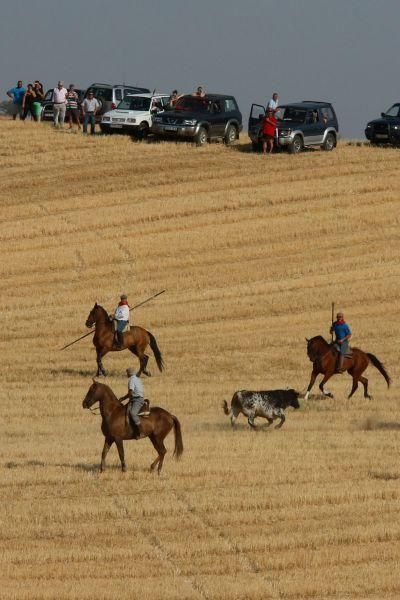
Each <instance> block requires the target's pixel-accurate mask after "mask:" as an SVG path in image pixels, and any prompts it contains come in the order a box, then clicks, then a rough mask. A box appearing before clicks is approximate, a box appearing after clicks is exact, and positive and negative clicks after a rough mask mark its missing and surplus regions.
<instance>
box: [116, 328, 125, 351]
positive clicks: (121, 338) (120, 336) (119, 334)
mask: <svg viewBox="0 0 400 600" xmlns="http://www.w3.org/2000/svg"><path fill="white" fill-rule="evenodd" d="M123 345H124V334H123V333H122V331H117V347H118V348H122V346H123Z"/></svg>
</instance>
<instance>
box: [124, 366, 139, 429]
mask: <svg viewBox="0 0 400 600" xmlns="http://www.w3.org/2000/svg"><path fill="white" fill-rule="evenodd" d="M126 375H127V377H128V393H127V394H125V396H122V398H120V400H121V401H122V400H126V399H127V398H129V402H128V412H129V414H130V416H131V418H132V421H133V422H134V423H135V425H136V427H137V431H134V438H135V439H136V440H138V439H139V438H140V434H141V433H142V430H141V426H140V417H139V416H138V415H139V413H140V410H141V408H142V407H143V404H144V389H143V383H142V382H141V380H140V379H139V377H140V376H139V375H136V374H135V371H134V370H133V369H127V370H126Z"/></svg>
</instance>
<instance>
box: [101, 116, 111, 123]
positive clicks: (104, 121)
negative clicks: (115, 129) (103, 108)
mask: <svg viewBox="0 0 400 600" xmlns="http://www.w3.org/2000/svg"><path fill="white" fill-rule="evenodd" d="M102 121H103V123H106V122H107V121H111V119H110V117H103V118H102Z"/></svg>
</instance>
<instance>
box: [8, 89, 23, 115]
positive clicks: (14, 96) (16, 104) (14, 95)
mask: <svg viewBox="0 0 400 600" xmlns="http://www.w3.org/2000/svg"><path fill="white" fill-rule="evenodd" d="M25 92H26V88H24V87H23V85H22V81H18V83H17V85H16V87H13V88H11V89H10V90H8V92H7V96H8V97H9V98H11V100H12V101H13V113H12V116H13V120H14V121H15V119H16V118H17V115H19V116H20V118H21V115H22V102H23V99H24V96H25Z"/></svg>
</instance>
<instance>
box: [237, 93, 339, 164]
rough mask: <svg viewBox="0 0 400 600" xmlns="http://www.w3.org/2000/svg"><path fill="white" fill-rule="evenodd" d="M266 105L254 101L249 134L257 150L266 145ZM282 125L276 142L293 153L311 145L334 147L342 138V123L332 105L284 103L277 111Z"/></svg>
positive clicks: (327, 103)
mask: <svg viewBox="0 0 400 600" xmlns="http://www.w3.org/2000/svg"><path fill="white" fill-rule="evenodd" d="M264 115H265V108H264V107H263V106H261V105H260V104H252V106H251V111H250V117H249V125H248V133H249V137H250V139H251V142H252V146H253V149H254V150H260V149H261V147H262V140H261V135H262V119H263V118H264ZM275 116H276V118H277V121H278V124H277V128H276V140H275V144H276V146H277V147H278V148H287V149H288V151H289V152H290V153H292V154H297V153H298V152H301V151H302V150H303V148H305V147H309V146H320V147H321V148H322V149H323V150H333V149H334V148H335V147H336V144H337V140H338V137H339V124H338V120H337V117H336V114H335V111H334V108H333V106H332V104H330V103H329V102H316V101H313V100H304V101H303V102H296V103H293V104H285V105H283V106H280V107H279V108H278V109H277V111H276V114H275Z"/></svg>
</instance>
